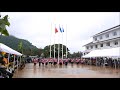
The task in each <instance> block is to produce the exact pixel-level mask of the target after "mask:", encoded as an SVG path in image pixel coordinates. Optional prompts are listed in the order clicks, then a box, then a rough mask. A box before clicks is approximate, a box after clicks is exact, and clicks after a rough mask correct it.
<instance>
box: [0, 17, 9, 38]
mask: <svg viewBox="0 0 120 90" xmlns="http://www.w3.org/2000/svg"><path fill="white" fill-rule="evenodd" d="M6 26H10V23H9V21H8V15H6V16H4V17H3V18H1V15H0V33H1V35H2V34H3V35H5V36H9V33H8V31H7V29H6Z"/></svg>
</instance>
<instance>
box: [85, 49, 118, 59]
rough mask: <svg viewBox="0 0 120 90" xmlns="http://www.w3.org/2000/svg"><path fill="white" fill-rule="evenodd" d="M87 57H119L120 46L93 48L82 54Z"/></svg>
mask: <svg viewBox="0 0 120 90" xmlns="http://www.w3.org/2000/svg"><path fill="white" fill-rule="evenodd" d="M87 57H120V47H116V48H109V49H100V50H93V51H91V52H90V53H88V54H87V55H85V56H83V58H87Z"/></svg>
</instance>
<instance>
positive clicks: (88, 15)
mask: <svg viewBox="0 0 120 90" xmlns="http://www.w3.org/2000/svg"><path fill="white" fill-rule="evenodd" d="M1 15H2V17H3V16H4V15H9V18H10V19H9V21H10V24H11V25H10V27H8V28H7V29H8V31H9V33H10V34H11V35H14V36H16V37H18V38H21V39H26V40H28V41H29V42H31V43H32V44H33V45H35V46H36V47H38V48H44V47H45V46H46V45H49V44H50V43H51V44H54V41H55V43H58V41H59V43H63V44H64V45H67V47H68V48H69V50H70V52H71V53H73V52H77V51H84V50H85V48H84V47H82V46H83V45H84V44H87V43H89V42H90V41H92V37H91V36H93V35H94V34H96V33H99V32H101V31H103V30H106V29H109V28H111V27H114V26H116V25H118V24H120V12H1ZM59 25H60V26H61V27H63V28H64V33H60V32H58V33H56V34H55V26H56V28H57V29H58V30H59ZM66 32H67V34H66ZM62 34H63V41H62ZM66 35H67V39H66ZM54 37H55V39H54Z"/></svg>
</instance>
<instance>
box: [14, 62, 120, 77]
mask: <svg viewBox="0 0 120 90" xmlns="http://www.w3.org/2000/svg"><path fill="white" fill-rule="evenodd" d="M13 78H120V69H115V68H110V67H98V66H97V67H96V66H90V65H76V64H74V65H73V66H72V65H71V64H68V66H64V65H63V66H62V67H60V66H59V65H58V66H51V65H48V66H42V65H41V66H40V67H39V65H38V64H37V65H36V66H34V65H33V63H28V64H26V66H25V68H24V69H23V70H20V71H16V72H15V74H14V77H13Z"/></svg>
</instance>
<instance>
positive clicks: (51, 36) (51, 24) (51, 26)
mask: <svg viewBox="0 0 120 90" xmlns="http://www.w3.org/2000/svg"><path fill="white" fill-rule="evenodd" d="M51 37H52V23H51V32H50V58H51Z"/></svg>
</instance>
